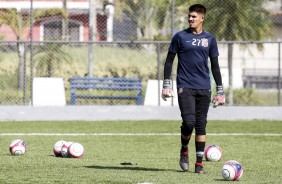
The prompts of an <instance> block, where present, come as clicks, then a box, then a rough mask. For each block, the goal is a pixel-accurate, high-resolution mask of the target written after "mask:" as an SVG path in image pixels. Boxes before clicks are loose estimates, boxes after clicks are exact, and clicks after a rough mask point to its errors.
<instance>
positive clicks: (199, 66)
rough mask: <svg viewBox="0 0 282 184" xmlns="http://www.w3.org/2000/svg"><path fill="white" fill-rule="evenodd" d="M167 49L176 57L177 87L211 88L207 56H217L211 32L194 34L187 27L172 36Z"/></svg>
mask: <svg viewBox="0 0 282 184" xmlns="http://www.w3.org/2000/svg"><path fill="white" fill-rule="evenodd" d="M169 51H170V52H173V53H176V54H177V57H178V67H177V87H178V88H189V89H211V83H210V75H209V67H208V57H210V58H212V57H217V56H219V53H218V48H217V43H216V39H215V37H214V36H213V35H212V34H211V33H209V32H206V31H203V32H202V33H201V34H194V33H192V32H191V30H190V29H189V28H188V29H185V30H183V31H180V32H178V33H176V34H175V35H174V36H173V38H172V41H171V43H170V46H169Z"/></svg>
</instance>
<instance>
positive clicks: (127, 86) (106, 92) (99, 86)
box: [70, 77, 142, 105]
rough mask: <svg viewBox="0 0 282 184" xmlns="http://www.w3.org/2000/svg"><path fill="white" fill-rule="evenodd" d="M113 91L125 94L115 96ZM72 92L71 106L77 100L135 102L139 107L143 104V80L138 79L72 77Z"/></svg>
mask: <svg viewBox="0 0 282 184" xmlns="http://www.w3.org/2000/svg"><path fill="white" fill-rule="evenodd" d="M113 91H122V92H124V93H123V94H122V95H120V94H121V93H119V94H118V95H113V93H112V92H113ZM125 91H128V92H125ZM130 91H131V92H130ZM70 92H71V95H70V104H71V105H75V104H76V100H77V99H108V100H135V102H136V104H137V105H141V104H142V80H141V79H138V78H96V77H72V78H70ZM82 92H83V93H82Z"/></svg>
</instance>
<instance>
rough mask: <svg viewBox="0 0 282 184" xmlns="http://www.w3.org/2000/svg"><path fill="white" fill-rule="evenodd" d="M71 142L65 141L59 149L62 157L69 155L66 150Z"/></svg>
mask: <svg viewBox="0 0 282 184" xmlns="http://www.w3.org/2000/svg"><path fill="white" fill-rule="evenodd" d="M72 143H73V142H65V143H64V144H63V146H62V149H61V155H62V157H65V158H67V157H69V152H68V149H69V146H70V145H71V144H72Z"/></svg>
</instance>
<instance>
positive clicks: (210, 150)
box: [205, 145, 222, 162]
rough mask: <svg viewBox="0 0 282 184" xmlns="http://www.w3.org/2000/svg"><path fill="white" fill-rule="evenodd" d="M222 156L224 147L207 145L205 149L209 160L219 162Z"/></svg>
mask: <svg viewBox="0 0 282 184" xmlns="http://www.w3.org/2000/svg"><path fill="white" fill-rule="evenodd" d="M221 157H222V149H221V148H220V147H219V146H217V145H211V146H207V147H206V149H205V158H206V160H207V161H214V162H218V161H219V160H220V159H221Z"/></svg>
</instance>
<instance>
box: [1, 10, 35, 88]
mask: <svg viewBox="0 0 282 184" xmlns="http://www.w3.org/2000/svg"><path fill="white" fill-rule="evenodd" d="M29 23H30V22H29V16H28V15H24V14H22V13H21V12H18V11H17V10H16V9H1V10H0V25H3V24H5V25H8V26H9V27H10V28H11V29H12V31H13V32H14V34H15V35H16V39H17V41H18V42H17V50H18V57H19V67H18V88H19V89H23V87H24V75H25V71H24V65H25V54H26V52H25V43H24V41H25V40H26V37H27V36H26V34H27V32H26V31H27V28H28V27H29V25H30V24H29Z"/></svg>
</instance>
